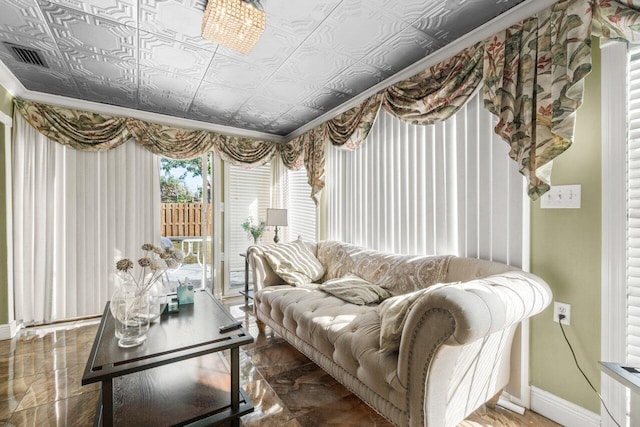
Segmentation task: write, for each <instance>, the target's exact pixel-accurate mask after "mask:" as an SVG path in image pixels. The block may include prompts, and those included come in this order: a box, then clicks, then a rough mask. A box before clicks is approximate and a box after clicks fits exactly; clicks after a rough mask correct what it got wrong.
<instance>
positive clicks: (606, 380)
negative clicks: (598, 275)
mask: <svg viewBox="0 0 640 427" xmlns="http://www.w3.org/2000/svg"><path fill="white" fill-rule="evenodd" d="M600 48H601V52H602V59H601V63H602V83H601V121H602V141H603V143H602V286H601V288H602V289H601V290H602V293H601V358H602V360H605V361H623V360H625V359H626V310H627V302H626V296H627V289H626V288H627V285H626V245H627V230H626V229H627V227H626V223H627V194H626V192H627V190H626V188H627V183H626V179H627V177H626V173H627V168H626V157H627V115H628V111H627V105H626V103H624V102H620V99H626V98H627V87H626V86H627V85H626V81H627V75H628V49H627V45H626V43H621V42H615V41H608V42H605V43H602V44H601V45H600ZM621 81H622V82H625V84H623V85H621V84H620V82H621ZM600 388H601V394H602V397H603V399H604V401H605V402H607V404H608V405H609V409H610V410H611V413H612V414H613V416H614V417H615V418H616V419H618V420H624V419H626V417H627V411H626V401H627V397H626V396H627V390H626V388H625V387H624V386H623V385H622V384H620V383H619V382H617V381H616V380H614V379H613V378H611V377H609V376H608V375H607V374H605V373H602V374H601V386H600ZM600 412H601V413H605V412H604V411H603V408H601V411H600ZM601 425H602V426H603V427H607V426H614V425H615V424H614V423H613V421H612V420H611V418H610V417H602V418H601Z"/></svg>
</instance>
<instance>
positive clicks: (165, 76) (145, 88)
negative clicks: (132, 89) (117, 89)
mask: <svg viewBox="0 0 640 427" xmlns="http://www.w3.org/2000/svg"><path fill="white" fill-rule="evenodd" d="M138 77H139V80H140V84H139V87H140V95H143V94H145V95H147V98H148V97H149V94H151V93H155V94H156V96H155V97H154V99H155V98H161V99H169V98H171V97H176V98H188V99H189V100H191V99H193V97H194V96H195V94H196V91H197V90H198V86H200V82H199V81H198V80H195V79H190V78H187V77H184V76H178V75H175V74H172V73H170V72H167V71H164V70H156V69H153V68H147V67H142V66H141V67H140V70H139V75H138Z"/></svg>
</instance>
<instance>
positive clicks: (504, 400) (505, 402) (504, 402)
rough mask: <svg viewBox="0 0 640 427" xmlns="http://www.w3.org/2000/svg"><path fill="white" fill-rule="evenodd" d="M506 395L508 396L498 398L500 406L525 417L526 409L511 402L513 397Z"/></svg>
mask: <svg viewBox="0 0 640 427" xmlns="http://www.w3.org/2000/svg"><path fill="white" fill-rule="evenodd" d="M505 394H507V396H505V395H502V396H500V397H499V398H498V406H502V407H503V408H505V409H508V410H510V411H513V412H515V413H517V414H520V415H524V412H525V409H524V407H523V406H522V405H518V404H516V403H513V402H512V401H511V396H508V393H505Z"/></svg>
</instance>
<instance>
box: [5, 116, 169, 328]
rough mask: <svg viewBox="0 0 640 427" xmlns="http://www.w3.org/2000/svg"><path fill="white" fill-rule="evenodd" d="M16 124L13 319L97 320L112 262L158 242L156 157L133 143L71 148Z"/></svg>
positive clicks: (106, 295) (28, 321) (106, 297)
mask: <svg viewBox="0 0 640 427" xmlns="http://www.w3.org/2000/svg"><path fill="white" fill-rule="evenodd" d="M15 118H16V119H15V120H16V122H15V124H16V125H15V134H14V135H15V139H14V141H15V143H14V144H13V159H12V168H13V171H14V179H13V195H14V199H13V217H14V227H13V233H14V271H15V274H14V296H15V309H16V318H17V319H18V320H19V321H22V322H24V323H25V324H38V323H43V322H50V321H56V320H64V319H69V318H73V317H79V316H87V315H96V314H100V313H101V312H102V310H103V309H104V305H105V303H106V302H107V300H109V299H110V296H111V294H112V293H113V291H114V285H115V284H114V274H115V263H116V261H117V260H118V259H121V258H124V257H128V258H131V259H137V258H139V257H140V256H141V255H142V251H141V249H140V248H141V246H142V244H143V243H146V242H151V243H156V244H159V242H160V209H159V208H160V168H159V163H158V157H157V156H156V155H154V154H152V153H151V152H149V151H148V150H145V149H144V148H142V147H141V146H140V145H139V144H135V143H132V142H128V143H126V144H123V145H121V146H120V147H118V148H116V149H113V150H109V151H105V152H100V153H95V152H87V151H78V150H74V149H72V148H68V147H65V146H63V145H60V144H58V143H56V142H53V141H51V140H49V139H48V138H46V137H45V136H44V135H42V134H41V133H40V132H38V131H36V130H35V129H34V128H33V127H31V126H30V125H29V124H28V123H27V122H26V121H24V119H23V118H22V116H20V115H19V114H16V116H15Z"/></svg>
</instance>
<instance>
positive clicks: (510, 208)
mask: <svg viewBox="0 0 640 427" xmlns="http://www.w3.org/2000/svg"><path fill="white" fill-rule="evenodd" d="M494 120H495V119H494V117H493V116H492V115H491V114H490V113H489V112H487V111H486V110H485V108H484V107H483V106H482V104H481V100H480V98H479V97H478V96H477V95H476V96H474V97H473V98H472V99H471V100H470V101H469V102H468V103H467V105H466V106H465V107H463V108H462V109H461V110H460V111H459V112H458V113H457V114H456V115H454V116H453V117H451V118H450V119H448V120H446V121H444V122H441V123H438V124H435V125H429V126H419V125H412V124H409V123H406V122H403V121H400V120H398V119H396V118H394V117H392V116H391V115H389V114H387V113H385V112H381V114H380V115H379V116H378V119H377V121H376V123H375V124H374V126H373V128H372V130H371V133H370V134H369V137H368V138H367V140H366V141H365V142H364V143H363V145H362V147H360V149H358V150H356V151H353V152H348V151H341V150H335V149H330V150H328V158H327V168H326V170H327V180H326V183H327V186H326V191H327V212H328V214H327V236H328V238H329V239H332V240H341V241H346V242H350V243H353V244H356V245H359V246H365V247H368V248H373V249H378V250H382V251H390V252H396V253H405V254H453V255H458V256H464V257H479V258H483V259H488V260H495V261H500V262H504V263H507V264H510V265H514V266H522V262H523V249H522V246H523V213H524V210H525V209H528V205H526V206H525V205H524V204H523V202H524V198H523V191H524V190H523V189H524V186H523V178H522V176H521V175H520V174H519V173H518V171H517V166H516V163H515V162H513V161H512V160H510V159H509V158H508V155H507V154H508V152H509V147H508V145H507V144H506V143H505V142H504V141H502V140H501V139H500V138H499V137H498V136H497V135H495V133H494V132H493V127H494V126H495V121H494Z"/></svg>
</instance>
